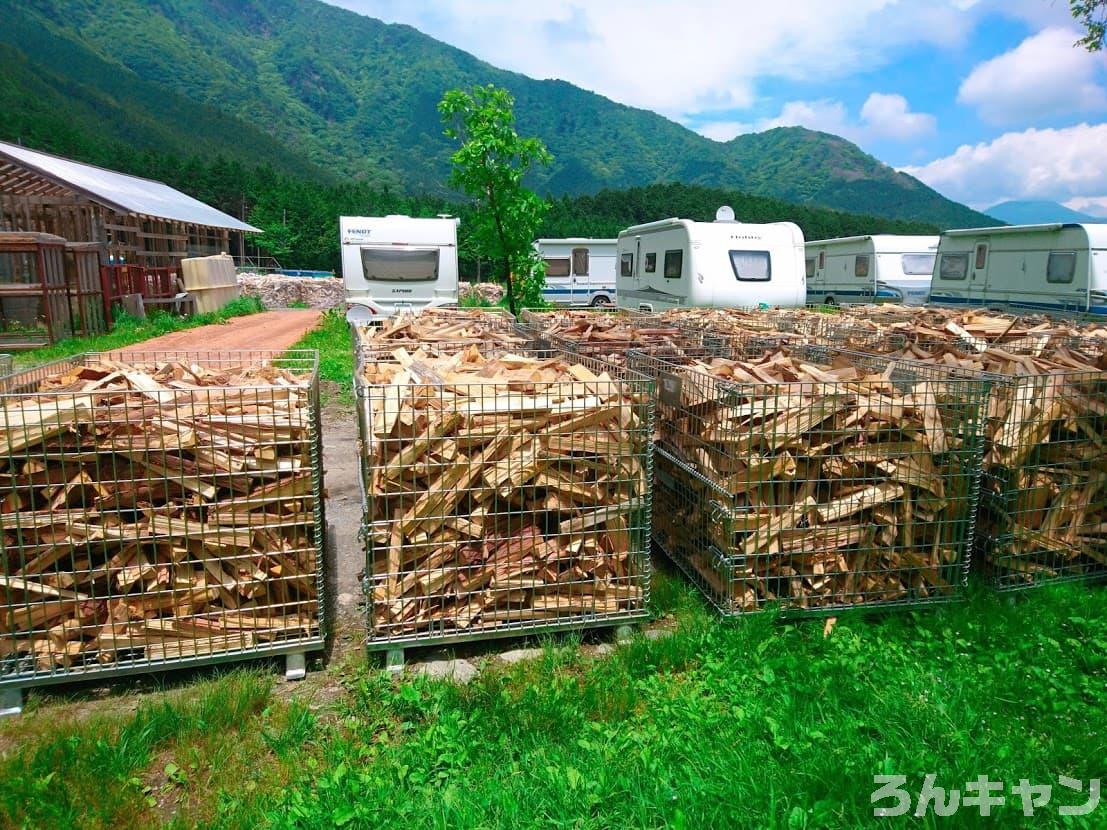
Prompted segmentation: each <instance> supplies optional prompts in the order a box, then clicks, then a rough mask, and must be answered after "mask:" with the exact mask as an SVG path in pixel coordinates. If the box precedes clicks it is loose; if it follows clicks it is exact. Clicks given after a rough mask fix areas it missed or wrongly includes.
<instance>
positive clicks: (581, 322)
mask: <svg viewBox="0 0 1107 830" xmlns="http://www.w3.org/2000/svg"><path fill="white" fill-rule="evenodd" d="M519 321H520V325H521V327H523V328H524V329H525V330H526V331H529V332H531V333H532V334H533V335H534V337H535V342H536V343H538V344H543V343H544V344H548V345H550V346H552V347H553V348H555V349H563V350H565V351H568V352H572V353H573V354H578V355H582V356H584V357H593V358H597V359H599V360H603V361H605V362H607V363H612V364H615V365H620V366H621V365H624V364H625V362H626V353H627V352H628V351H629V350H631V349H638V350H641V351H647V352H650V353H653V354H667V355H682V354H684V353H686V352H687V351H688V350H693V351H698V350H700V349H701V348H702V347H703V335H702V333H697V332H690V331H687V330H685V329H684V328H682V327H680V326H678V325H675V324H673V323H669V322H664V321H661V320H660V319H659V318H658V317H657V316H656V315H645V314H631V313H626V312H623V311H622V310H621V309H620V310H612V311H596V310H583V309H562V310H559V311H550V312H534V311H529V310H528V311H524V312H523V313H522V314H521V315H520V318H519Z"/></svg>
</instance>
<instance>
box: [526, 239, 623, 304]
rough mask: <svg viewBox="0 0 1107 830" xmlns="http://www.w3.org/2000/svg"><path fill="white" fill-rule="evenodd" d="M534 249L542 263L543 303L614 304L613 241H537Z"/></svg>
mask: <svg viewBox="0 0 1107 830" xmlns="http://www.w3.org/2000/svg"><path fill="white" fill-rule="evenodd" d="M534 249H535V250H536V251H538V255H539V256H540V257H542V259H543V260H544V261H545V263H546V287H545V288H544V289H543V290H542V296H543V298H545V300H546V302H548V303H553V304H555V305H591V306H604V305H614V304H615V240H614V239H582V238H569V239H539V240H538V241H537V242H535V243H534Z"/></svg>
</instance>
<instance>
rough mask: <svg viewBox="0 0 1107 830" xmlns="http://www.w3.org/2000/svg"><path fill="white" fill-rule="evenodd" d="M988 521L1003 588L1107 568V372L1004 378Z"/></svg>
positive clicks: (1082, 576)
mask: <svg viewBox="0 0 1107 830" xmlns="http://www.w3.org/2000/svg"><path fill="white" fill-rule="evenodd" d="M993 390H994V391H993V394H992V400H991V402H990V407H989V421H988V438H989V446H988V450H987V454H986V456H985V460H984V470H985V476H984V499H983V509H982V511H981V518H980V523H981V525H982V527H983V530H984V533H983V535H982V539H983V540H984V541H985V542H986V544H985V546H984V554H985V562H986V563H987V566H988V572H989V575H990V577H991V578H992V581H993V582H994V584H995V585H996V586H997V587H1000V588H1020V587H1029V586H1032V585H1038V584H1042V583H1044V582H1047V581H1054V580H1086V579H1093V578H1100V577H1102V576H1103V575H1104V574H1107V451H1105V448H1104V435H1107V372H1103V371H1091V372H1075V371H1074V372H1068V373H1055V374H1048V375H1039V376H1024V377H1015V378H1012V377H1004V378H997V379H996V380H995V381H994V384H993Z"/></svg>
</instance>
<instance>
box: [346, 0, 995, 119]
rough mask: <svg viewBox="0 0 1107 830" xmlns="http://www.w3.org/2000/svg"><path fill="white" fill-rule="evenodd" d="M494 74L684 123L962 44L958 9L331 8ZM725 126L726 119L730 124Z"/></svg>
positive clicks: (625, 3)
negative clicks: (406, 31)
mask: <svg viewBox="0 0 1107 830" xmlns="http://www.w3.org/2000/svg"><path fill="white" fill-rule="evenodd" d="M330 1H331V2H334V3H336V4H338V5H341V6H344V7H346V8H350V9H354V10H355V11H360V12H362V13H364V14H369V15H372V16H374V17H379V18H382V19H385V20H388V21H390V22H401V23H409V24H411V25H413V26H416V27H417V28H419V29H421V30H422V31H424V32H426V33H428V34H430V35H432V36H434V37H437V38H440V39H442V40H445V41H447V42H449V43H452V44H454V45H455V46H459V47H461V48H463V49H466V50H468V51H470V52H473V53H474V54H476V55H477V56H478V57H480V58H483V59H484V60H487V61H489V62H491V63H493V64H495V65H497V66H502V67H504V68H507V69H513V70H516V71H520V72H525V73H526V74H528V75H531V76H533V77H539V78H562V79H564V80H566V81H570V82H571V83H574V84H577V85H579V86H582V87H584V88H586V89H591V90H595V91H596V92H599V93H601V94H603V95H606V96H608V97H611V98H613V99H615V100H617V101H620V102H623V103H627V104H631V105H633V106H641V107H647V108H650V109H654V110H657V111H659V112H662V113H664V114H666V115H669V116H670V117H677V118H683V117H687V116H693V115H698V116H701V117H700V118H698V119H697V120H701V121H702V120H705V119H704V118H703V117H702V116H706V115H709V114H710V113H722V112H726V111H733V110H735V109H743V108H747V107H750V106H751V105H752V104H753V103H754V102H755V100H756V97H757V90H756V84H757V82H758V80H759V79H761V78H765V77H775V78H780V79H782V80H785V81H792V82H796V83H804V82H814V81H818V82H825V81H827V80H830V79H835V78H843V77H848V76H850V75H852V74H854V73H857V72H860V71H871V70H872V69H874V68H876V67H879V66H881V65H884V64H886V63H888V62H891V61H894V60H898V59H900V58H902V57H903V55H904V52H905V50H906V49H908V48H909V47H911V46H912V45H925V46H927V47H928V48H956V46H957V45H958V44H959V43H961V42H963V41H964V40H965V39H966V38H968V37H969V36H970V35H971V31H972V26H971V25H967V24H966V15H972V14H976V13H977V12H976V10H975V9H973V10H970V11H964V10H963V9H961V8H959V4H960V3H962V2H963V0H932V2H926V3H906V2H898V1H897V0H793V2H789V3H775V4H774V3H768V4H766V3H751V2H740V3H735V2H733V0H698V2H697V3H695V4H692V5H689V4H686V3H682V2H677V0H604V2H589V0H533V2H530V3H520V2H518V0H480V2H477V0H330ZM731 118H733V116H731Z"/></svg>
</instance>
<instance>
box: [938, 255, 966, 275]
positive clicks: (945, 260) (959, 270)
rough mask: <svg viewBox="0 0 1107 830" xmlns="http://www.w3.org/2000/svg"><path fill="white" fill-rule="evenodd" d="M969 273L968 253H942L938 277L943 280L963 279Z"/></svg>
mask: <svg viewBox="0 0 1107 830" xmlns="http://www.w3.org/2000/svg"><path fill="white" fill-rule="evenodd" d="M968 273H969V255H968V254H942V263H941V266H940V267H939V269H938V278H939V279H943V280H963V279H964V278H965V277H966V276H968Z"/></svg>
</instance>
